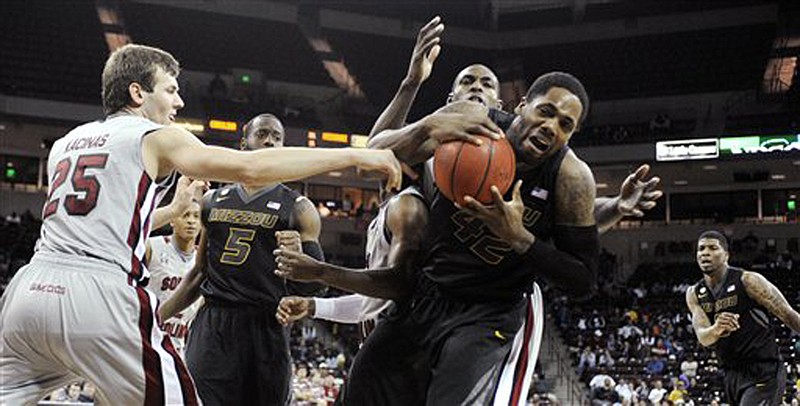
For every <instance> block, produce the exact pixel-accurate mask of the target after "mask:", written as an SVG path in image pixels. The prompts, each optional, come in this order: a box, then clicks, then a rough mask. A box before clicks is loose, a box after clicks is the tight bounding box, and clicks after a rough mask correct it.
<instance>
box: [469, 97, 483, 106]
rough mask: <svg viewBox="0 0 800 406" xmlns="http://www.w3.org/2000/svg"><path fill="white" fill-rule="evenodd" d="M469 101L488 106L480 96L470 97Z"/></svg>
mask: <svg viewBox="0 0 800 406" xmlns="http://www.w3.org/2000/svg"><path fill="white" fill-rule="evenodd" d="M467 100H469V101H471V102H475V103H480V104H482V105H484V106H485V105H486V101H485V100H483V97H481V96H478V95H473V96H470V97H469V99H467Z"/></svg>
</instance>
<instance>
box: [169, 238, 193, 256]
mask: <svg viewBox="0 0 800 406" xmlns="http://www.w3.org/2000/svg"><path fill="white" fill-rule="evenodd" d="M172 245H173V246H174V247H175V249H176V250H178V252H180V253H183V254H191V253H193V252H194V249H195V248H194V240H185V239H183V238H180V237H178V236H177V235H175V234H173V235H172Z"/></svg>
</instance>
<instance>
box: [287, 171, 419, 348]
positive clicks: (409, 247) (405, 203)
mask: <svg viewBox="0 0 800 406" xmlns="http://www.w3.org/2000/svg"><path fill="white" fill-rule="evenodd" d="M427 211H428V210H427V208H426V207H425V204H424V202H423V197H422V194H421V193H420V191H419V190H418V189H417V188H416V187H413V186H412V187H408V188H405V189H403V190H402V191H401V192H400V193H398V194H396V195H394V196H392V197H390V198H389V199H387V200H386V201H384V202H383V204H381V207H380V210H378V215H377V216H376V217H375V218H374V219H373V220H372V222H370V224H369V227H368V228H367V246H366V259H367V269H377V268H385V267H388V266H392V265H394V264H396V263H398V262H400V261H403V260H406V258H405V257H404V256H405V255H407V254H408V253H410V252H416V250H417V249H418V245H419V239H420V238H421V231H422V230H423V229H424V226H423V225H424V224H425V223H427ZM387 220H391V221H390V222H387ZM408 231H412V232H411V233H409V232H408ZM390 305H391V301H390V300H387V299H379V298H374V297H369V296H364V295H360V294H353V295H347V296H339V297H335V298H318V297H314V298H310V297H299V296H287V297H285V298H283V299H281V302H280V304H279V307H278V313H277V314H276V317H277V318H278V320H279V321H280V322H281V323H282V324H288V323H290V322H293V321H296V320H299V319H301V318H304V317H313V318H316V319H322V320H329V321H333V322H337V323H348V324H352V323H362V325H361V327H362V334H363V338H366V336H367V335H368V334H369V332H370V331H371V330H372V328H373V327H374V325H375V322H376V321H377V319H378V316H379V315H380V314H381V313H382V312H383V311H384V310H386V309H387V308H388V307H389V306H390Z"/></svg>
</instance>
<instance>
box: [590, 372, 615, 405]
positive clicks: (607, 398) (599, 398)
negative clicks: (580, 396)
mask: <svg viewBox="0 0 800 406" xmlns="http://www.w3.org/2000/svg"><path fill="white" fill-rule="evenodd" d="M591 400H592V406H606V405H608V406H610V405H613V404H614V403H616V402H619V400H620V398H619V395H618V394H617V392H616V391H615V390H614V380H613V379H611V378H610V377H609V378H606V379H605V380H603V385H602V386H599V387H596V388H594V389H593V390H592V397H591Z"/></svg>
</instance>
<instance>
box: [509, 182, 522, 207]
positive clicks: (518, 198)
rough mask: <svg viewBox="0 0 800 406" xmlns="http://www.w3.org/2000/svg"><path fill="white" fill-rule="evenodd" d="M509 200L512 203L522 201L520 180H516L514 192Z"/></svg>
mask: <svg viewBox="0 0 800 406" xmlns="http://www.w3.org/2000/svg"><path fill="white" fill-rule="evenodd" d="M511 198H512V199H513V200H514V201H518V202H521V201H522V179H520V180H518V181H517V183H515V184H514V192H512V193H511Z"/></svg>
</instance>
